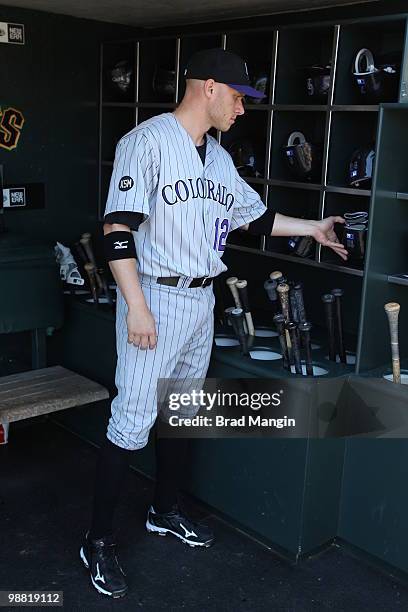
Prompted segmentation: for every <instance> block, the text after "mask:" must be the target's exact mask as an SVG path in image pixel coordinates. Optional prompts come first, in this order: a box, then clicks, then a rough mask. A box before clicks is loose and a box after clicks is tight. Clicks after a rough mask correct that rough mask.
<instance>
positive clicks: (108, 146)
mask: <svg viewBox="0 0 408 612" xmlns="http://www.w3.org/2000/svg"><path fill="white" fill-rule="evenodd" d="M135 117H136V111H135V109H134V108H126V107H116V108H113V107H105V108H104V109H103V111H102V125H103V131H102V161H103V162H113V160H114V158H115V149H116V145H117V143H118V141H119V140H120V139H121V138H122V136H124V135H125V134H126V133H127V132H130V130H132V129H133V128H134V127H135V125H136V120H135Z"/></svg>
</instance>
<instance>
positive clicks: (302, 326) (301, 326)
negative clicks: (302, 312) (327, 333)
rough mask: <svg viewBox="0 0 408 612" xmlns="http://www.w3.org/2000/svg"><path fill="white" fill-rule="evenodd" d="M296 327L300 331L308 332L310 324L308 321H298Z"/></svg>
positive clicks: (310, 327)
mask: <svg viewBox="0 0 408 612" xmlns="http://www.w3.org/2000/svg"><path fill="white" fill-rule="evenodd" d="M298 327H299V330H300V331H301V332H310V330H311V329H312V324H311V323H309V321H303V322H302V323H299V326H298Z"/></svg>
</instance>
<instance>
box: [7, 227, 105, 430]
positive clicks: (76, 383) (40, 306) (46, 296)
mask: <svg viewBox="0 0 408 612" xmlns="http://www.w3.org/2000/svg"><path fill="white" fill-rule="evenodd" d="M0 279H1V285H2V287H4V288H6V289H5V290H4V291H3V294H2V299H1V306H0V313H1V316H0V333H1V334H9V333H16V332H24V331H29V332H30V334H31V367H32V370H30V371H28V372H27V371H25V372H22V373H15V374H11V375H8V376H1V377H0V423H11V422H14V421H20V420H23V419H27V418H30V417H34V416H39V415H45V414H49V413H51V412H55V411H58V410H64V409H67V408H71V407H73V406H81V405H84V404H90V403H92V402H97V401H100V400H104V399H106V398H108V397H109V393H108V391H107V389H105V387H103V386H102V385H100V384H98V383H96V382H94V381H93V380H90V379H89V378H86V377H84V376H80V375H79V374H76V373H75V372H72V371H70V370H67V369H66V368H63V367H62V366H59V365H57V366H53V367H48V368H47V367H45V366H46V332H47V329H50V328H53V329H55V328H59V327H61V326H62V323H63V318H64V317H63V294H62V288H61V282H60V278H59V273H58V266H57V264H56V261H55V256H54V252H53V250H52V247H51V246H48V245H44V244H42V243H38V242H34V241H32V240H31V239H27V238H26V237H22V236H18V235H16V234H7V233H3V234H1V235H0Z"/></svg>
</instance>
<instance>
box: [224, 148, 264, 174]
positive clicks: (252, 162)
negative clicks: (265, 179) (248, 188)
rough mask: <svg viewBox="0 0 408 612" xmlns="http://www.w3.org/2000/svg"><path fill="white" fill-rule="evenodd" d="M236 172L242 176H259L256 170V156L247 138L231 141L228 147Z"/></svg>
mask: <svg viewBox="0 0 408 612" xmlns="http://www.w3.org/2000/svg"><path fill="white" fill-rule="evenodd" d="M228 153H229V154H230V155H231V157H232V161H233V162H234V166H235V167H236V169H237V171H238V174H239V175H240V176H242V177H256V176H260V173H259V172H258V170H257V158H256V155H255V151H254V148H253V146H252V143H251V142H250V141H249V140H248V139H243V140H239V141H235V142H233V143H232V144H231V145H230V146H229V147H228Z"/></svg>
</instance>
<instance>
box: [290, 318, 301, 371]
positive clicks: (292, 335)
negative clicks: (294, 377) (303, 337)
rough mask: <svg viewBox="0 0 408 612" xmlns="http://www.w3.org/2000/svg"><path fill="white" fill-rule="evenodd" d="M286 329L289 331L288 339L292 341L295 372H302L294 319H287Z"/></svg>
mask: <svg viewBox="0 0 408 612" xmlns="http://www.w3.org/2000/svg"><path fill="white" fill-rule="evenodd" d="M286 329H287V330H288V331H289V335H290V341H291V343H292V352H293V358H294V361H295V371H296V374H303V371H302V363H301V360H300V346H299V338H298V331H297V325H296V323H295V322H294V321H288V323H286Z"/></svg>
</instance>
